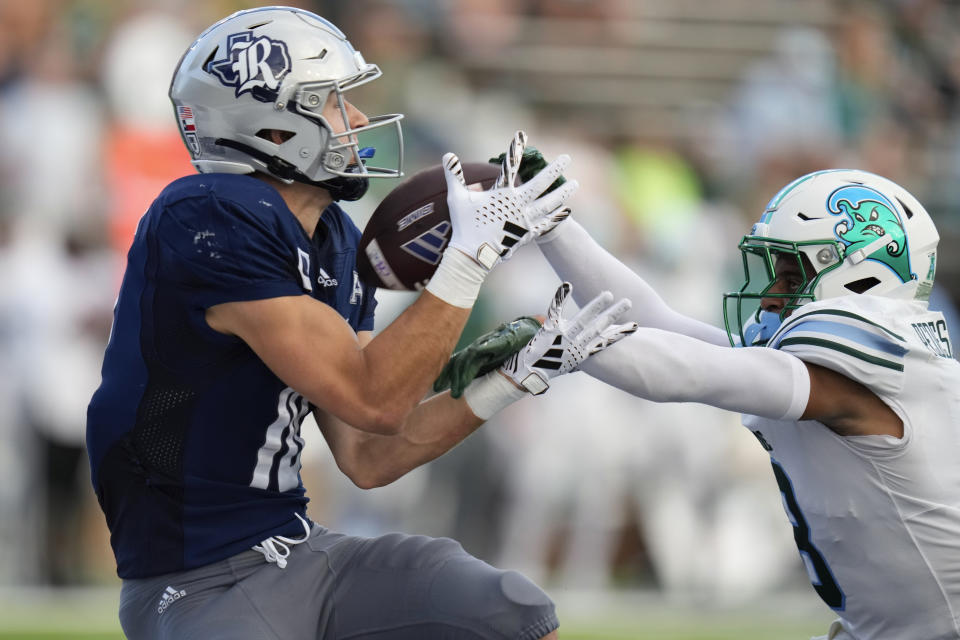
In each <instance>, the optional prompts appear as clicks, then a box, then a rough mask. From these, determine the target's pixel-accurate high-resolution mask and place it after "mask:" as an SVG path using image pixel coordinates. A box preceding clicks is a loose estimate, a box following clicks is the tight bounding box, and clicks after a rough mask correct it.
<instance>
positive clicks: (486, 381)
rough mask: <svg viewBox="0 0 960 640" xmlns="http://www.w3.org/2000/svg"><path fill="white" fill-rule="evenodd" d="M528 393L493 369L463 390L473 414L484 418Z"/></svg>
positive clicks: (488, 417) (464, 397)
mask: <svg viewBox="0 0 960 640" xmlns="http://www.w3.org/2000/svg"><path fill="white" fill-rule="evenodd" d="M525 395H527V392H526V391H524V390H523V389H518V388H517V385H515V384H513V383H512V382H510V381H509V380H508V379H507V378H505V377H504V376H502V375H500V372H499V371H491V372H490V373H488V374H487V375H485V376H481V377H479V378H477V379H476V380H474V381H473V382H471V383H470V384H469V385H468V386H467V388H466V389H464V390H463V399H464V400H465V401H466V402H467V406H468V407H470V410H471V411H473V414H474V415H475V416H477V417H478V418H481V419H483V420H488V419H490V416H492V415H493V414H495V413H496V412H497V411H500V410H501V409H503V408H504V407H506V406H507V405H510V404H513V403H514V402H516V401H517V400H519V399H520V398H522V397H524V396H525Z"/></svg>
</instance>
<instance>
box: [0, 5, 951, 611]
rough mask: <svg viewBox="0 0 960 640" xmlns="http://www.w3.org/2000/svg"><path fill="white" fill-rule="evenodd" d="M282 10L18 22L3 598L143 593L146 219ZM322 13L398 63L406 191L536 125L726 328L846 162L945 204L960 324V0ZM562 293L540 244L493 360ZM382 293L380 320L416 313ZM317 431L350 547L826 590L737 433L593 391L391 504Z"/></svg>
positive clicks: (5, 130)
mask: <svg viewBox="0 0 960 640" xmlns="http://www.w3.org/2000/svg"><path fill="white" fill-rule="evenodd" d="M258 4H265V3H254V2H240V1H232V0H211V1H205V2H193V1H187V0H166V1H165V2H153V1H149V2H148V1H145V0H144V1H136V0H110V1H107V0H30V1H29V2H23V1H20V0H0V585H58V586H59V585H103V584H110V583H111V582H112V581H115V580H116V577H115V574H114V564H113V559H112V556H111V554H110V550H109V543H108V539H107V534H106V527H105V525H104V523H103V519H102V516H101V514H100V512H99V509H98V507H97V505H96V499H95V496H94V494H93V492H92V490H91V488H90V480H89V470H88V468H87V463H86V456H85V452H84V427H85V418H86V405H87V402H88V400H89V397H90V395H91V393H92V392H93V390H94V388H95V387H96V386H97V384H98V383H99V367H100V362H101V357H102V350H103V346H104V344H105V342H106V339H107V336H108V334H109V330H110V322H111V316H112V305H113V300H114V298H115V295H116V292H117V290H118V287H119V281H120V277H121V275H122V270H123V266H124V263H125V254H126V249H127V248H128V246H129V243H130V240H131V237H132V234H133V232H134V229H135V228H136V224H137V221H138V219H139V217H140V215H141V214H142V213H143V211H144V210H145V209H146V208H147V206H148V205H149V203H150V201H151V200H152V198H153V197H154V196H155V195H156V194H157V193H158V192H159V191H160V190H161V189H162V188H163V187H164V186H165V185H166V183H167V182H169V181H170V180H172V179H174V178H176V177H178V176H181V175H184V174H187V173H190V172H192V171H193V169H192V167H191V166H190V164H189V161H188V156H187V152H186V151H185V150H184V148H183V146H182V144H181V141H180V138H179V134H178V132H177V129H176V126H175V124H174V118H173V112H172V108H171V106H170V103H169V101H168V99H167V96H166V92H167V88H168V84H169V80H170V75H171V72H172V70H173V68H174V67H175V65H176V63H177V61H178V59H179V57H180V55H181V54H182V52H183V51H184V50H185V49H186V47H187V46H189V44H190V43H191V42H192V40H193V39H194V37H195V36H196V35H197V34H198V33H199V32H200V31H201V30H202V29H203V28H205V27H206V26H207V25H209V24H211V23H212V22H214V21H215V20H217V19H219V18H221V17H224V16H226V15H228V14H229V13H231V12H233V11H235V10H238V9H242V8H249V7H251V6H256V5H258ZM294 4H296V5H297V6H300V7H302V8H306V9H309V10H312V11H315V12H317V13H319V14H321V15H323V16H324V17H327V18H328V19H330V20H332V21H333V22H334V23H335V24H337V25H338V26H340V27H341V28H342V29H343V30H344V31H345V32H346V33H347V35H348V37H349V39H350V40H351V41H352V43H353V44H354V45H355V46H356V47H357V48H358V49H359V50H360V51H362V52H363V53H364V55H365V57H366V58H367V60H368V61H370V62H374V63H376V64H378V65H380V67H381V68H382V69H383V72H384V75H383V77H382V78H381V79H379V80H377V81H376V82H374V83H371V84H369V85H366V86H365V87H362V88H360V89H357V90H356V91H354V92H352V93H351V94H350V96H349V97H350V99H351V101H352V102H354V103H355V104H356V105H358V106H359V107H360V108H361V109H362V110H364V111H366V112H367V113H368V114H370V115H373V114H380V113H392V112H401V113H404V114H406V119H405V120H404V121H403V127H404V137H405V142H406V164H405V169H406V173H407V174H411V173H414V172H416V171H417V170H419V169H422V168H425V167H427V166H431V165H434V164H437V163H438V162H439V159H440V157H441V155H442V154H443V153H444V152H446V151H455V152H456V153H458V154H459V155H460V157H461V158H463V159H465V160H486V159H487V158H489V157H491V156H495V155H497V154H499V153H500V152H501V151H503V150H504V149H505V148H506V145H507V143H508V141H509V139H510V137H511V135H512V133H513V131H514V130H516V129H524V130H526V131H527V133H528V134H529V135H530V140H531V143H532V144H533V145H534V146H537V147H538V148H540V149H541V150H542V151H544V153H545V154H546V155H547V156H548V157H555V156H556V155H557V154H559V153H562V152H566V153H569V154H571V156H572V157H573V163H572V165H571V167H570V169H569V170H568V171H569V175H570V176H571V177H575V178H576V179H577V180H578V181H579V182H580V184H581V188H580V190H579V192H578V193H577V194H576V195H575V197H574V199H573V207H574V216H575V217H576V218H577V219H578V220H579V221H580V222H581V223H582V224H583V225H584V226H586V227H587V228H588V229H590V230H591V232H592V233H593V235H594V236H595V237H596V238H597V239H598V240H599V241H600V242H601V243H602V244H604V245H605V246H606V247H607V248H608V249H609V250H610V251H611V252H612V253H614V254H615V255H617V256H619V257H620V258H621V259H623V260H624V262H626V263H628V264H630V265H632V266H634V267H635V268H636V270H637V271H638V272H639V273H641V274H643V275H644V276H645V277H646V278H647V279H648V280H649V281H650V282H651V283H652V284H653V285H654V286H655V287H657V288H658V290H659V291H661V292H662V293H663V295H664V297H665V298H666V299H667V301H668V302H669V303H670V304H672V305H673V306H674V307H675V308H677V309H679V310H682V311H684V312H686V313H688V314H690V315H693V316H696V317H698V318H701V319H703V320H707V321H713V322H721V305H720V301H721V293H722V292H724V291H727V290H730V289H733V288H735V287H737V286H738V285H739V283H740V280H739V279H740V277H741V266H740V256H739V252H738V251H737V249H736V246H737V242H738V240H739V238H740V236H741V235H743V233H745V232H746V231H747V230H748V229H749V227H750V225H751V224H752V222H753V221H754V220H755V219H756V218H758V217H759V214H760V213H761V211H762V209H763V206H764V204H765V203H766V202H767V200H768V199H769V198H770V197H771V196H772V195H773V194H774V193H775V192H776V191H777V190H778V189H779V188H780V187H781V186H783V185H784V184H786V183H787V182H789V181H790V180H791V179H792V178H794V177H796V176H799V175H801V174H803V173H807V172H809V171H812V170H816V169H822V168H828V167H841V166H842V167H853V168H860V169H865V170H869V171H874V172H876V173H880V174H882V175H884V176H886V177H889V178H891V179H893V180H895V181H897V182H899V183H900V184H902V185H904V186H905V187H907V188H908V189H909V190H910V191H912V192H913V193H914V194H915V195H916V196H917V197H918V198H919V199H920V201H921V202H923V203H924V204H925V205H926V206H927V208H928V210H929V211H930V213H931V215H932V216H933V218H934V220H935V221H936V223H937V225H938V227H939V229H940V232H941V236H942V238H941V243H940V247H941V251H940V256H941V257H940V265H939V270H938V274H937V282H938V287H937V289H936V290H935V294H934V300H933V306H935V307H937V308H939V309H942V310H944V311H945V312H946V313H947V314H948V316H951V317H952V316H954V315H955V311H954V308H953V304H952V302H951V300H953V299H954V298H955V297H956V296H957V295H960V278H958V276H960V258H958V256H957V254H956V252H954V251H952V249H953V248H954V247H955V246H956V243H957V238H958V237H960V37H958V35H960V3H957V2H953V1H945V0H886V1H880V0H876V1H864V2H854V1H841V0H711V1H710V2H703V1H702V0H351V1H347V0H326V1H316V2H296V3H294ZM393 186H395V183H390V182H385V181H380V182H376V181H375V184H374V186H373V188H372V189H371V195H370V196H368V197H367V198H365V199H364V201H361V202H359V203H356V204H355V205H350V206H349V207H348V210H349V211H351V212H352V213H353V214H354V215H355V217H356V218H357V220H358V222H359V223H360V224H361V226H362V224H363V222H364V221H365V219H366V218H367V217H368V216H369V215H370V213H371V212H372V210H373V208H374V207H375V206H376V204H377V202H378V199H379V198H380V197H382V196H383V195H384V194H385V193H386V192H387V191H389V189H391V188H392V187H393ZM556 282H557V281H556V277H555V276H554V275H553V273H552V272H551V271H550V269H549V268H548V267H547V266H546V264H545V263H544V262H543V260H542V259H541V258H540V256H539V253H538V252H537V251H536V249H534V248H529V249H527V250H524V251H522V252H520V253H519V254H518V255H517V256H516V257H515V258H514V259H512V260H511V261H510V262H509V263H507V264H505V265H504V266H502V267H499V268H498V269H497V270H496V271H495V272H494V273H493V275H492V276H491V278H490V279H489V281H488V283H487V284H486V285H485V288H484V290H483V294H482V297H481V300H480V302H479V303H478V306H477V308H476V309H475V312H474V314H473V315H472V316H471V321H470V324H469V326H468V330H467V332H466V334H465V339H467V338H469V337H472V336H475V335H477V334H478V333H479V332H482V331H485V330H488V329H490V328H492V327H493V326H495V325H496V324H497V323H498V322H500V321H503V320H508V319H511V318H513V317H515V316H517V315H521V314H531V313H540V312H542V311H543V310H544V309H545V308H546V305H547V302H548V300H549V299H550V297H551V295H552V291H553V288H554V286H555V284H556ZM379 298H380V300H381V306H380V310H381V313H380V318H379V322H380V323H381V325H380V326H383V325H384V324H386V323H387V322H389V321H390V320H391V319H392V318H393V317H394V316H395V315H396V314H397V313H399V311H400V310H401V309H402V308H403V307H404V305H406V304H408V303H409V302H410V300H411V297H410V296H409V295H406V294H399V293H390V292H382V293H381V294H380V295H379ZM953 326H954V327H955V328H956V327H957V326H958V325H957V324H956V323H954V324H953ZM955 330H956V329H955ZM304 430H305V431H306V432H307V433H305V434H304V435H305V437H306V439H307V440H308V446H307V450H306V453H305V458H304V481H305V483H306V484H307V487H308V491H309V492H310V494H311V495H312V498H313V499H312V502H311V503H310V507H309V513H310V515H311V516H312V517H313V519H315V520H317V521H319V522H322V523H324V524H326V525H327V526H329V527H331V528H334V529H340V530H345V531H348V532H351V533H359V534H365V533H369V534H377V533H381V532H384V531H390V530H404V531H408V532H411V533H424V534H430V535H449V536H453V537H455V538H457V539H458V540H460V541H461V542H462V543H463V544H464V546H465V547H466V548H467V549H468V550H469V551H471V552H472V553H474V554H476V555H478V556H480V557H481V558H483V559H486V560H488V561H490V562H493V563H495V564H498V565H500V566H503V567H505V568H514V569H518V570H521V571H524V572H526V573H527V574H528V575H530V576H531V577H532V578H534V579H536V580H539V581H541V582H542V583H543V584H544V585H545V586H547V587H548V588H549V587H551V586H555V585H561V586H564V587H570V588H575V589H600V590H602V589H621V588H651V589H660V590H662V591H663V592H665V593H667V594H670V595H674V596H676V597H678V598H695V599H697V600H699V601H704V602H719V601H723V600H725V599H747V598H750V597H752V596H753V595H754V594H756V593H758V592H760V591H770V590H776V589H786V588H790V587H792V586H796V585H801V584H803V583H804V582H805V581H806V576H805V575H804V574H803V569H802V565H801V563H799V562H797V556H796V550H795V548H794V546H793V541H792V537H791V529H790V527H789V524H788V523H787V522H786V520H785V519H784V515H783V512H782V509H781V506H780V497H779V494H777V492H776V488H775V484H774V483H773V482H772V479H771V477H770V469H769V463H768V461H767V456H766V454H765V453H764V452H763V451H761V449H760V448H759V447H758V446H757V444H756V442H755V440H754V439H753V437H752V436H751V435H750V434H749V433H747V432H746V430H744V429H742V428H741V427H740V426H739V418H738V417H737V416H734V415H730V414H725V413H723V412H721V411H718V410H713V409H711V408H707V407H702V406H697V405H673V406H657V405H653V404H651V403H647V402H644V401H641V400H638V399H636V398H631V397H627V396H626V395H625V394H622V393H620V392H618V391H614V390H611V389H609V388H606V387H604V386H603V385H600V384H599V383H596V382H594V381H592V380H590V379H589V378H587V377H586V376H584V375H583V374H573V375H570V376H566V377H564V378H561V379H559V380H558V381H557V382H556V383H554V388H553V389H552V390H551V391H550V392H549V393H548V394H547V395H546V396H543V397H540V398H529V399H527V400H524V401H522V402H520V403H517V404H516V405H514V406H512V407H510V408H509V409H508V410H506V411H504V412H502V413H501V414H500V415H498V416H496V417H495V418H494V419H493V420H491V421H490V423H489V424H488V425H486V426H485V427H484V428H483V429H482V430H481V431H479V432H478V433H477V434H475V435H474V436H473V437H471V438H470V439H469V440H468V441H467V442H465V443H464V444H462V445H461V446H459V447H458V448H456V449H455V450H454V451H452V452H450V453H449V454H448V455H446V456H444V457H443V458H441V459H440V460H437V461H435V462H434V463H431V464H429V465H427V466H426V467H423V468H421V469H418V470H416V471H414V472H413V473H411V474H409V475H408V476H407V477H405V478H403V479H401V480H400V481H398V482H397V483H395V484H394V485H391V486H389V487H385V488H383V489H378V490H374V491H368V492H363V491H360V490H359V489H356V488H354V487H352V486H351V485H350V484H349V481H347V480H346V479H345V478H343V477H342V476H340V475H339V473H338V471H337V470H336V468H335V466H334V464H333V462H332V459H331V457H330V456H329V454H328V453H327V451H326V448H325V446H324V444H323V442H322V439H321V438H320V437H319V434H318V433H317V432H316V429H315V428H314V427H313V426H312V425H305V426H304ZM214 453H215V452H214ZM811 597H813V596H812V595H811Z"/></svg>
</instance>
